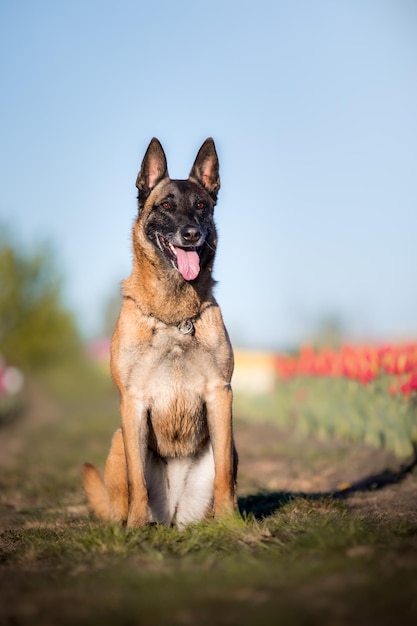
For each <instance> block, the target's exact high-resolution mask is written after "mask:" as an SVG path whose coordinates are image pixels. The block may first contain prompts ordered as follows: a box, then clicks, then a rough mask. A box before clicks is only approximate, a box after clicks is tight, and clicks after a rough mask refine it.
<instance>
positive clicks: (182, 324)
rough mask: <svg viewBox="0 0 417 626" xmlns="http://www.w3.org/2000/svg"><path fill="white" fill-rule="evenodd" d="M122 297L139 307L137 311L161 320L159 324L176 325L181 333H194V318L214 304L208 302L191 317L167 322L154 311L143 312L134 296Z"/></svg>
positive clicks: (196, 318)
mask: <svg viewBox="0 0 417 626" xmlns="http://www.w3.org/2000/svg"><path fill="white" fill-rule="evenodd" d="M123 297H124V298H126V299H127V300H132V302H133V303H134V304H135V306H136V307H137V308H138V309H139V311H140V312H141V313H142V315H144V316H145V317H153V319H155V320H157V321H158V322H161V324H165V326H176V327H177V328H178V332H180V333H181V335H190V334H194V330H195V328H194V323H195V322H196V320H198V318H199V317H201V316H202V315H203V313H204V311H206V310H207V309H209V308H210V307H212V306H214V304H213V303H211V302H210V303H209V304H207V305H206V306H205V307H204V308H203V309H202V310H201V311H200V312H199V313H198V314H197V315H194V316H193V317H185V318H183V319H182V320H179V322H173V323H169V322H165V321H164V320H162V319H161V318H160V317H157V316H156V315H155V314H154V313H145V312H144V311H143V309H142V307H140V306H139V304H138V303H137V302H136V300H135V299H134V298H132V296H123Z"/></svg>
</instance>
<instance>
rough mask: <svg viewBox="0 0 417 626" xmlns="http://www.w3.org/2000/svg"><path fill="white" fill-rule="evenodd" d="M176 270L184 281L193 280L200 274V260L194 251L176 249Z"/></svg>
mask: <svg viewBox="0 0 417 626" xmlns="http://www.w3.org/2000/svg"><path fill="white" fill-rule="evenodd" d="M175 252H176V254H177V263H178V269H179V271H180V273H181V275H182V277H183V278H185V280H194V278H197V276H198V274H199V272H200V259H199V256H198V254H197V252H195V251H194V250H189V251H188V252H187V251H186V250H183V249H182V248H176V249H175Z"/></svg>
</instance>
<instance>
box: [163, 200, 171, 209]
mask: <svg viewBox="0 0 417 626" xmlns="http://www.w3.org/2000/svg"><path fill="white" fill-rule="evenodd" d="M161 207H162V208H163V209H165V210H166V211H169V209H170V208H171V203H170V202H168V200H165V201H164V202H162V204H161Z"/></svg>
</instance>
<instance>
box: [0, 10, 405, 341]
mask: <svg viewBox="0 0 417 626" xmlns="http://www.w3.org/2000/svg"><path fill="white" fill-rule="evenodd" d="M0 72H1V74H0V77H1V92H2V95H1V98H0V137H1V139H0V169H1V185H0V220H1V221H2V223H3V224H4V223H6V224H9V225H10V226H11V227H12V229H13V231H14V233H15V234H16V236H17V238H18V240H19V241H20V242H21V244H22V245H23V246H25V247H28V248H29V249H30V248H31V247H32V246H34V245H35V244H36V242H39V241H44V240H47V241H50V242H52V243H53V246H54V248H55V250H56V252H57V259H58V263H59V265H60V267H61V268H62V270H63V274H64V276H65V297H66V300H67V302H68V304H69V305H70V306H71V308H72V309H73V310H74V311H75V312H76V313H77V315H78V318H79V320H80V324H81V326H82V328H83V329H84V331H85V332H86V333H88V334H91V335H94V334H96V333H97V332H98V331H99V329H100V325H101V319H102V306H103V303H104V302H105V301H106V299H107V298H108V297H109V296H110V295H112V294H113V293H115V292H116V291H117V289H118V283H119V282H120V280H122V279H123V278H124V277H125V276H127V275H128V273H129V271H130V263H131V251H130V230H131V224H132V221H133V219H134V216H135V212H136V189H135V180H136V175H137V172H138V169H139V167H140V163H141V160H142V157H143V154H144V151H145V150H146V147H147V145H148V143H149V140H150V139H151V138H152V137H153V136H157V137H158V138H159V139H160V141H161V142H162V144H163V146H164V148H165V151H166V154H167V157H168V164H169V171H170V174H171V176H172V177H174V178H186V177H187V176H188V173H189V170H190V168H191V165H192V163H193V160H194V158H195V155H196V152H197V150H198V148H199V147H200V145H201V143H202V141H203V140H204V139H205V138H206V137H207V136H213V138H214V139H215V142H216V146H217V149H218V153H219V158H220V167H221V177H222V189H221V191H220V196H219V203H218V206H217V208H216V221H217V225H218V228H219V232H220V240H219V248H218V256H217V261H216V266H215V277H216V279H217V280H218V281H219V283H218V285H217V288H216V295H217V298H218V300H219V302H220V304H221V306H222V309H223V313H224V317H225V320H226V323H227V325H228V327H229V329H230V332H231V335H232V339H233V340H234V342H235V344H239V345H246V346H252V347H285V346H287V345H292V344H294V343H296V342H299V341H304V340H306V339H308V338H309V337H310V336H311V333H312V332H313V331H314V329H315V328H317V325H318V324H319V323H320V321H321V320H323V319H324V318H326V317H327V316H336V317H338V318H339V319H341V320H342V322H343V323H344V325H345V328H346V331H347V333H348V334H349V335H350V336H351V337H354V338H358V339H364V338H366V339H384V340H389V339H400V338H404V337H416V336H417V243H416V239H417V235H416V233H417V3H416V2H414V1H413V0H391V1H389V0H346V1H345V0H339V1H330V0H317V1H313V0H295V1H293V2H284V1H281V0H275V1H267V0H257V2H246V1H245V0H240V1H237V0H236V1H235V0H229V1H228V0H212V1H211V2H210V3H199V2H196V1H195V0H193V1H188V0H177V1H175V2H172V1H170V0H153V1H152V2H142V1H140V0H136V1H133V0H117V1H106V0H83V1H81V0H72V1H71V2H63V1H56V0H54V1H52V0H37V2H32V1H29V0H2V2H1V4H0Z"/></svg>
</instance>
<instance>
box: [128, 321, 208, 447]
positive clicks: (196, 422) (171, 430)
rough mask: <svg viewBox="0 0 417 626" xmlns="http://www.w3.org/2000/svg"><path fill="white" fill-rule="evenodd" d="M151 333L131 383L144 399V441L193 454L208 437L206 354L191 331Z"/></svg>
mask: <svg viewBox="0 0 417 626" xmlns="http://www.w3.org/2000/svg"><path fill="white" fill-rule="evenodd" d="M177 333H178V335H179V336H176V335H175V334H173V333H172V334H171V337H169V338H168V339H169V340H168V341H167V339H166V337H164V336H163V335H162V336H160V337H158V336H156V337H155V340H154V342H153V343H152V345H151V346H150V347H149V348H148V349H147V350H146V351H143V352H142V357H141V359H139V361H138V364H137V367H136V368H135V369H136V372H135V376H134V378H135V386H137V388H138V391H139V390H140V395H141V396H142V398H144V400H145V407H146V412H147V420H148V425H149V445H150V447H151V448H152V449H154V450H155V452H157V453H158V454H159V455H160V456H162V457H177V456H193V455H195V454H197V453H198V451H199V450H200V449H201V447H202V446H203V445H204V444H205V442H206V441H207V439H208V426H207V416H206V405H205V395H206V387H207V381H208V380H209V379H210V377H211V374H210V366H209V365H208V363H207V358H206V356H205V354H204V352H203V350H202V348H201V347H200V346H199V344H198V343H197V342H196V341H195V340H194V338H193V337H187V336H185V337H184V336H181V335H180V333H179V332H178V331H177Z"/></svg>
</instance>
